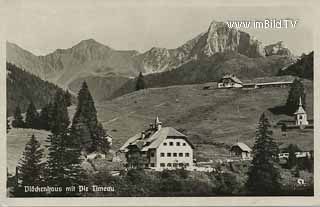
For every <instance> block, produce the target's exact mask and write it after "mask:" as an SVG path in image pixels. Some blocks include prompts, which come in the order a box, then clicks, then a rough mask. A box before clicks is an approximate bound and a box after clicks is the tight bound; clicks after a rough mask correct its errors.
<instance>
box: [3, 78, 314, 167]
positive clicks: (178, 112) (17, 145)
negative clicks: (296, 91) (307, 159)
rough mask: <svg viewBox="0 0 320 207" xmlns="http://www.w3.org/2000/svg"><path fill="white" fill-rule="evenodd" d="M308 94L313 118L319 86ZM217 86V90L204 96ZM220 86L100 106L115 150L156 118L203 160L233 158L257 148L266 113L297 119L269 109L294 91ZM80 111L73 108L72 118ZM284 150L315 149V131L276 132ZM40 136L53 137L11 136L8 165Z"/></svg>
mask: <svg viewBox="0 0 320 207" xmlns="http://www.w3.org/2000/svg"><path fill="white" fill-rule="evenodd" d="M304 84H305V88H306V92H307V113H308V115H309V119H312V118H313V84H312V82H311V81H308V80H305V81H304ZM208 85H211V86H213V89H210V90H204V89H203V87H205V86H208ZM215 86H216V83H213V82H212V83H206V84H197V85H183V86H170V87H163V88H151V89H147V90H141V91H137V92H133V93H130V94H127V95H124V96H121V97H118V98H116V99H113V100H110V101H105V102H102V103H100V104H99V103H96V108H97V111H98V119H99V120H100V121H101V122H102V123H103V126H104V128H105V129H107V131H108V133H109V134H111V135H112V137H113V146H112V148H113V150H118V149H119V148H120V147H121V145H122V144H123V143H124V142H125V141H126V140H127V139H128V138H130V137H131V136H133V135H135V134H136V133H138V132H140V131H142V130H144V129H146V128H147V127H148V126H149V124H150V123H151V122H153V121H154V118H155V117H156V116H159V117H160V119H161V121H162V122H163V126H172V127H174V128H176V129H178V130H179V131H181V132H182V133H184V134H186V135H187V136H188V138H189V139H190V141H191V142H192V143H193V144H194V145H195V148H196V149H195V152H196V154H195V156H196V159H197V160H210V159H221V158H224V157H226V156H228V155H229V151H228V149H229V147H230V145H232V144H233V143H234V142H236V141H241V142H245V143H246V144H248V145H249V146H252V145H253V142H254V133H255V130H256V127H257V122H258V120H259V116H260V115H261V113H262V112H263V111H266V114H267V116H268V117H269V119H270V121H271V123H272V124H273V125H274V124H275V123H276V122H277V121H279V120H284V119H285V120H287V119H292V117H288V116H287V115H277V114H272V113H271V112H270V111H269V110H268V109H271V108H274V107H276V106H281V105H283V104H285V102H286V98H287V94H288V88H264V89H257V90H242V89H231V90H230V89H229V90H228V89H217V88H215ZM74 113H75V106H71V107H69V116H70V117H72V116H73V114H74ZM273 131H274V137H275V139H276V141H277V142H278V143H279V144H280V146H281V147H285V146H286V145H288V144H289V143H294V144H298V145H299V147H300V148H302V149H303V150H312V149H313V130H304V131H300V130H291V131H289V132H288V133H287V135H286V136H283V135H282V133H280V129H279V128H273ZM32 133H35V135H36V137H38V138H39V139H40V140H42V141H41V142H42V143H44V140H45V139H46V136H47V135H48V132H46V131H39V130H31V129H11V130H10V132H9V134H8V136H7V142H8V164H9V168H10V169H11V170H14V167H15V163H16V162H17V161H18V159H19V157H20V156H21V153H22V151H23V149H24V145H25V143H26V142H27V140H28V139H29V137H30V136H31V134H32Z"/></svg>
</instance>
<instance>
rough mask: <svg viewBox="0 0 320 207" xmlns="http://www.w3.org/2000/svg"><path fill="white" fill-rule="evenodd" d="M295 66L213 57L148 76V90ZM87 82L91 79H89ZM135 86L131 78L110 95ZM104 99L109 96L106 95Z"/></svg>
mask: <svg viewBox="0 0 320 207" xmlns="http://www.w3.org/2000/svg"><path fill="white" fill-rule="evenodd" d="M291 63H293V60H292V58H291V57H288V56H280V55H274V56H268V57H259V58H249V57H247V56H245V55H241V54H239V53H235V52H223V53H217V54H215V55H213V56H212V57H208V58H201V59H198V60H192V61H190V62H188V63H186V64H184V65H182V66H180V67H178V68H177V69H175V70H171V71H166V72H162V73H154V74H149V75H145V76H144V80H145V83H146V86H147V87H148V88H149V87H150V88H151V87H152V88H155V87H166V86H171V85H183V84H195V83H206V82H210V81H218V80H219V79H220V78H221V77H222V76H223V75H224V74H227V73H232V74H235V75H236V76H237V77H239V78H241V79H251V78H255V77H265V76H274V75H277V74H278V72H279V70H280V69H281V68H283V67H285V66H287V65H289V64H291ZM86 79H87V80H90V78H89V77H88V78H86ZM135 86H136V79H130V80H128V81H127V82H126V83H125V84H124V85H123V86H122V87H121V88H120V89H119V90H117V91H114V92H113V93H112V95H111V94H110V97H117V96H121V95H123V94H126V93H130V92H133V91H135ZM92 87H93V88H95V87H96V86H95V83H92ZM104 97H108V96H105V94H104ZM108 99H110V98H108ZM99 100H101V98H99Z"/></svg>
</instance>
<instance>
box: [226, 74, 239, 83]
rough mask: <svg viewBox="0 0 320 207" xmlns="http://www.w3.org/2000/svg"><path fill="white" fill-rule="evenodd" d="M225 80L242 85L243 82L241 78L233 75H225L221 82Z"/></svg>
mask: <svg viewBox="0 0 320 207" xmlns="http://www.w3.org/2000/svg"><path fill="white" fill-rule="evenodd" d="M223 79H231V80H232V81H233V82H235V83H239V84H242V81H241V80H240V79H239V78H237V77H236V76H235V75H232V74H227V75H224V76H223V77H222V79H221V80H223Z"/></svg>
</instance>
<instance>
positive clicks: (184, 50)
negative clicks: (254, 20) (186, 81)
mask: <svg viewBox="0 0 320 207" xmlns="http://www.w3.org/2000/svg"><path fill="white" fill-rule="evenodd" d="M227 51H232V52H238V53H240V54H243V55H246V56H248V57H261V56H265V50H264V46H263V45H262V43H261V42H260V41H258V40H256V39H255V38H254V37H252V36H250V35H249V34H248V33H245V32H242V31H239V30H236V29H234V28H229V27H228V26H227V24H225V23H223V22H215V21H214V22H212V23H211V24H210V26H209V29H208V31H207V32H205V33H202V34H200V35H198V36H197V37H195V38H194V39H192V40H190V41H188V42H186V43H185V44H183V45H182V46H180V47H178V48H176V49H169V50H168V49H165V48H152V49H151V50H149V51H147V52H146V53H144V54H142V64H141V67H142V68H143V69H144V71H145V72H146V73H152V72H163V71H167V70H172V69H174V68H176V67H179V66H180V65H182V64H184V63H186V62H188V61H189V60H191V59H197V58H199V57H203V56H205V57H211V56H213V55H214V54H216V53H219V52H227Z"/></svg>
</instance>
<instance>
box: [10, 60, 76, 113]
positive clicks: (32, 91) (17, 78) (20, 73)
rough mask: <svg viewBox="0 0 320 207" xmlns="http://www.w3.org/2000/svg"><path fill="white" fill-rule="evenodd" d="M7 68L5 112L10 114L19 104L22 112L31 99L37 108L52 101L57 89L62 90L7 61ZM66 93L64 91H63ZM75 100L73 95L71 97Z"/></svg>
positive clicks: (25, 109)
mask: <svg viewBox="0 0 320 207" xmlns="http://www.w3.org/2000/svg"><path fill="white" fill-rule="evenodd" d="M6 69H7V82H6V84H7V89H6V90H7V114H8V115H9V116H12V115H13V113H14V111H15V109H16V107H17V106H19V108H20V110H21V112H22V113H24V112H26V111H27V108H28V106H29V104H30V102H31V100H32V101H33V103H34V105H35V106H36V107H37V108H39V109H40V108H42V107H43V106H45V105H46V104H48V103H49V102H51V101H52V99H53V97H54V96H55V94H56V92H57V91H58V90H60V91H64V90H63V89H62V88H60V87H58V86H57V85H55V84H53V83H50V82H48V81H45V80H42V79H41V78H39V77H37V76H36V75H33V74H31V73H29V72H27V71H26V70H23V69H21V68H20V67H18V66H16V65H14V64H11V63H8V62H7V64H6ZM64 92H65V93H67V92H66V91H64ZM71 99H72V102H73V103H74V102H75V97H73V96H72V97H71Z"/></svg>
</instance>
